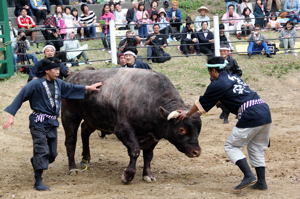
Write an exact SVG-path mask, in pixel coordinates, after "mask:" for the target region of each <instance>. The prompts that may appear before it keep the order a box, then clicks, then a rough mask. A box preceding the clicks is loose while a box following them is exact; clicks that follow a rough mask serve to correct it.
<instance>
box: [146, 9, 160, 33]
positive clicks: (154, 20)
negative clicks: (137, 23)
mask: <svg viewBox="0 0 300 199" xmlns="http://www.w3.org/2000/svg"><path fill="white" fill-rule="evenodd" d="M158 22H159V16H158V12H156V11H153V12H152V16H151V18H150V19H149V24H148V34H151V33H153V25H154V24H156V23H158Z"/></svg>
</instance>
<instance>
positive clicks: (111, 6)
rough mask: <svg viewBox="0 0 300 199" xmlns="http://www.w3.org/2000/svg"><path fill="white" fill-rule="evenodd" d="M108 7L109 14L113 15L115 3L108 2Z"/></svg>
mask: <svg viewBox="0 0 300 199" xmlns="http://www.w3.org/2000/svg"><path fill="white" fill-rule="evenodd" d="M108 5H109V10H110V12H111V13H113V14H114V12H115V3H114V2H113V1H110V2H109V3H108Z"/></svg>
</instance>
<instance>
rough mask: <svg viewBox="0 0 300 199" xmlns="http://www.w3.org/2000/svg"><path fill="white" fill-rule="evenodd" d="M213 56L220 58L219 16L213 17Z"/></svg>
mask: <svg viewBox="0 0 300 199" xmlns="http://www.w3.org/2000/svg"><path fill="white" fill-rule="evenodd" d="M214 38H215V42H214V45H215V56H220V32H219V16H214Z"/></svg>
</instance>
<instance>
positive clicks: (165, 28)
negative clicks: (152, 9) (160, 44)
mask: <svg viewBox="0 0 300 199" xmlns="http://www.w3.org/2000/svg"><path fill="white" fill-rule="evenodd" d="M158 15H159V20H158V24H159V29H160V31H159V32H160V33H161V34H164V35H165V37H166V38H168V37H169V39H170V40H171V37H170V36H169V33H170V32H172V29H171V26H170V19H169V18H168V17H167V14H166V11H165V9H164V8H160V9H159V13H158Z"/></svg>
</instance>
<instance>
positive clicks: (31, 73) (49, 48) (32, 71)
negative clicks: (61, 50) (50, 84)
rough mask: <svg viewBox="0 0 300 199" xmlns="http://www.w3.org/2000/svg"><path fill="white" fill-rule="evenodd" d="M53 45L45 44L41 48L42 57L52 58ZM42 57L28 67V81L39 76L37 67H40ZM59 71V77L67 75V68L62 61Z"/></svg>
mask: <svg viewBox="0 0 300 199" xmlns="http://www.w3.org/2000/svg"><path fill="white" fill-rule="evenodd" d="M55 52H56V51H55V47H54V46H52V45H46V46H45V47H44V48H43V53H44V55H45V57H44V59H53V58H54V56H55ZM44 59H42V60H40V61H39V62H38V63H37V64H36V65H34V66H33V67H32V68H30V71H29V77H28V82H29V81H31V80H32V79H36V78H38V76H39V68H40V67H41V63H43V61H44ZM59 69H60V73H59V78H60V79H62V78H64V77H67V76H68V75H69V68H68V67H66V66H65V65H64V64H63V63H60V68H59Z"/></svg>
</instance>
